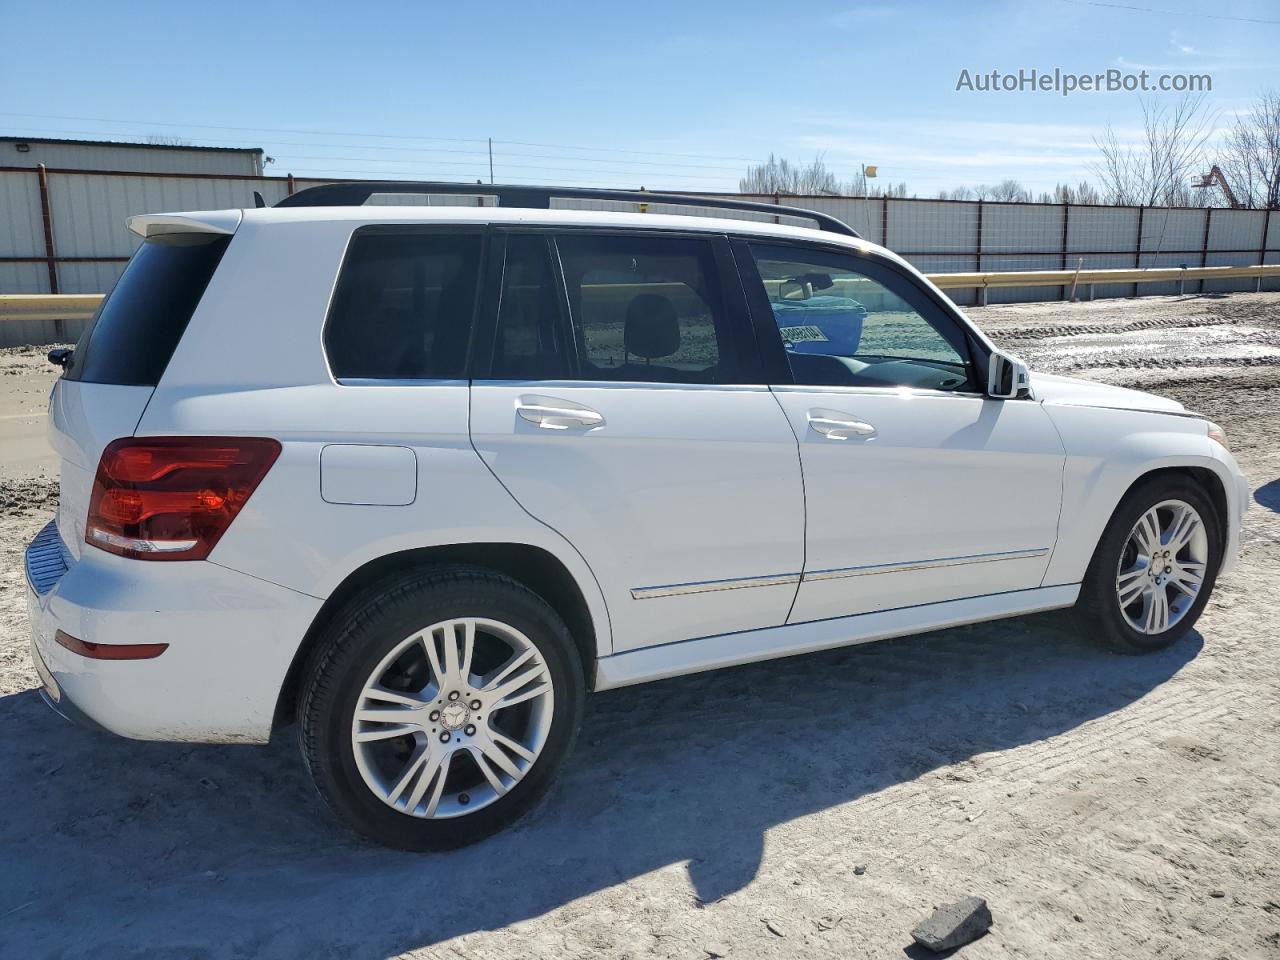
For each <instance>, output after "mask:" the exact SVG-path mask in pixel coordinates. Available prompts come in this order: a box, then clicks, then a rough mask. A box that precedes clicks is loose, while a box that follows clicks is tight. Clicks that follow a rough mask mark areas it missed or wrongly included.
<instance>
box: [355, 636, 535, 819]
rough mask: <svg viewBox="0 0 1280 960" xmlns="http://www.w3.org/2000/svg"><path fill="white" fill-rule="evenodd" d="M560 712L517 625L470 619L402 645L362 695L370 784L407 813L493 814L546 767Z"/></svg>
mask: <svg viewBox="0 0 1280 960" xmlns="http://www.w3.org/2000/svg"><path fill="white" fill-rule="evenodd" d="M554 708H555V698H554V690H553V688H552V684H551V674H550V672H549V670H548V668H547V663H546V661H545V660H544V659H543V656H542V654H541V653H540V652H539V650H538V648H537V647H536V646H535V645H534V643H533V642H532V641H531V640H530V639H529V638H528V637H527V636H525V635H524V634H523V633H521V632H520V631H519V630H517V629H516V628H514V627H512V626H510V625H509V624H505V623H500V622H498V621H496V620H489V619H484V618H478V617H464V618H458V619H453V620H445V621H442V622H440V623H435V624H432V625H431V626H429V627H426V628H424V629H423V630H421V631H418V632H417V633H414V634H412V635H411V636H409V637H406V638H405V639H404V640H402V641H400V642H399V643H398V644H396V645H395V647H393V648H392V650H391V652H390V653H388V654H387V655H386V656H385V657H384V658H383V659H382V661H381V662H380V663H379V664H378V665H377V666H376V667H375V668H374V669H373V672H372V673H371V674H370V676H369V678H368V679H367V680H366V682H365V684H364V686H363V687H362V688H361V691H360V694H359V699H358V701H357V703H356V709H355V714H354V716H353V718H352V722H351V745H352V748H353V751H354V754H355V761H356V766H357V768H358V769H359V771H360V775H361V777H362V778H363V779H364V782H365V784H366V785H367V786H368V787H369V789H370V790H372V791H373V793H374V794H375V795H376V796H377V797H379V799H381V800H382V802H383V803H385V804H387V805H388V806H390V807H392V808H393V809H395V810H398V811H399V812H401V813H405V814H408V815H410V816H414V817H421V818H425V819H432V820H440V819H448V818H451V817H457V816H462V815H465V814H468V813H473V812H475V811H476V810H480V809H483V808H484V807H487V806H488V805H490V804H491V803H494V802H495V801H496V800H498V799H499V798H500V797H502V796H504V795H505V794H507V793H508V792H509V791H510V790H511V789H512V788H513V787H514V786H515V785H516V784H517V783H519V782H520V781H521V780H522V779H523V778H524V777H525V775H526V774H527V773H528V772H529V770H530V768H532V766H533V764H534V763H535V762H536V761H537V759H538V756H539V754H540V753H541V751H542V748H543V746H544V745H545V744H546V741H547V735H548V732H549V731H550V729H551V720H552V714H553V711H554Z"/></svg>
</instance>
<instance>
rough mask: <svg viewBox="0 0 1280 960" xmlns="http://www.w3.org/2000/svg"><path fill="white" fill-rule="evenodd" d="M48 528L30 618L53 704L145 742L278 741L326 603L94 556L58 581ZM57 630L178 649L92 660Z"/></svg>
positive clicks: (247, 581) (215, 576)
mask: <svg viewBox="0 0 1280 960" xmlns="http://www.w3.org/2000/svg"><path fill="white" fill-rule="evenodd" d="M49 529H50V528H46V530H45V531H42V534H41V536H38V537H37V538H36V540H35V541H33V542H32V544H31V546H30V547H28V548H27V549H28V564H27V569H28V578H27V612H28V615H29V617H30V621H31V645H32V660H33V662H34V664H35V666H36V670H37V672H38V673H40V675H41V680H42V682H43V684H44V687H45V690H44V696H45V698H46V700H47V701H49V702H50V706H52V707H53V708H54V709H55V710H57V711H58V712H59V713H60V714H62V715H63V716H65V717H67V718H68V719H72V720H76V721H78V722H83V723H87V724H88V725H91V726H98V727H101V728H103V729H105V730H108V731H110V732H112V733H116V734H120V735H121V736H125V737H132V738H134V739H138V740H179V741H192V742H209V743H228V742H242V743H243V742H251V743H260V742H265V741H266V740H267V738H268V737H269V736H270V733H271V723H272V718H273V715H274V712H275V707H276V701H277V699H278V697H279V694H280V690H281V687H282V685H283V683H284V678H285V674H286V673H287V672H288V669H289V665H290V663H291V662H292V660H293V656H294V653H295V652H296V651H297V648H298V644H299V643H300V642H301V640H302V637H303V636H304V634H305V633H306V631H307V628H308V627H309V626H310V624H311V621H312V619H313V618H314V617H315V615H316V613H317V612H318V611H319V609H320V605H321V601H320V600H318V599H316V598H314V597H309V596H307V595H305V594H301V593H297V592H295V591H293V590H289V589H286V588H284V587H280V586H277V585H275V584H272V583H268V582H266V581H264V580H259V579H257V578H255V577H250V576H247V575H246V574H242V573H237V572H235V571H232V570H228V569H226V568H225V567H220V566H218V565H217V564H213V563H209V562H207V561H192V562H171V563H162V562H146V561H137V560H128V559H125V558H123V557H117V556H114V555H113V554H109V553H106V552H104V551H102V550H96V549H93V548H86V549H84V550H83V551H81V553H82V556H81V558H80V559H79V560H73V559H71V558H70V556H69V555H67V554H65V552H64V554H63V569H62V570H61V571H59V570H58V568H57V563H56V562H51V561H50V559H49V557H50V551H51V550H53V549H55V544H54V543H53V542H51V541H50V539H49V533H48V531H49ZM54 536H55V537H56V531H55V534H54ZM41 537H44V539H43V540H42V539H41ZM60 546H61V542H60V541H57V542H56V547H60ZM33 554H35V555H34V556H33ZM33 561H34V562H33ZM51 566H52V569H51ZM33 570H34V571H35V575H34V576H33V574H32V571H33ZM58 630H62V631H64V632H65V633H68V634H70V635H71V636H73V637H76V638H77V639H80V640H85V641H89V642H93V643H102V644H126V643H127V644H137V643H165V644H168V649H166V650H165V651H164V653H162V654H161V655H160V656H158V657H155V658H154V659H150V660H96V659H90V658H88V657H84V656H81V655H79V654H76V653H73V652H71V651H70V650H68V649H66V648H65V647H63V646H62V645H61V644H59V643H57V642H56V641H55V639H54V636H55V634H56V633H57V631H58Z"/></svg>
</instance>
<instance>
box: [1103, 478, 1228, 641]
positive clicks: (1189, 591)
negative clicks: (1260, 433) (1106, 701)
mask: <svg viewBox="0 0 1280 960" xmlns="http://www.w3.org/2000/svg"><path fill="white" fill-rule="evenodd" d="M1208 561H1209V537H1208V533H1207V532H1206V530H1205V526H1204V521H1203V520H1202V519H1201V517H1200V514H1199V513H1198V512H1197V511H1196V509H1195V508H1194V507H1193V506H1191V505H1190V504H1189V503H1186V502H1185V501H1183V500H1164V501H1161V502H1160V503H1157V504H1156V505H1155V506H1153V507H1151V508H1150V509H1149V510H1147V511H1146V512H1145V513H1144V514H1143V515H1142V516H1141V517H1139V518H1138V522H1137V523H1135V524H1134V525H1133V529H1132V530H1131V531H1130V532H1129V537H1128V539H1127V540H1126V541H1125V545H1124V549H1123V550H1122V551H1121V553H1120V562H1119V565H1118V566H1117V569H1116V600H1117V602H1118V603H1119V604H1120V611H1121V613H1122V614H1123V615H1124V618H1125V620H1126V621H1127V622H1128V624H1129V626H1131V627H1132V628H1133V629H1134V630H1137V631H1138V632H1139V633H1144V634H1148V635H1155V634H1160V633H1164V632H1165V631H1166V630H1168V629H1170V628H1171V627H1173V626H1175V625H1177V623H1178V622H1179V621H1180V620H1182V618H1183V617H1184V616H1186V614H1187V611H1189V610H1190V609H1191V607H1192V605H1193V604H1194V603H1195V602H1196V597H1197V596H1198V594H1199V593H1200V590H1201V589H1202V588H1203V586H1204V580H1205V575H1206V573H1207V571H1208Z"/></svg>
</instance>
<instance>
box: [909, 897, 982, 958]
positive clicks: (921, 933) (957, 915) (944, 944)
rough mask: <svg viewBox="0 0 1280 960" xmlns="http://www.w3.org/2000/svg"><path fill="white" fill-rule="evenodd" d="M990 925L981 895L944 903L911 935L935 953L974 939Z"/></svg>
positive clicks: (960, 945)
mask: <svg viewBox="0 0 1280 960" xmlns="http://www.w3.org/2000/svg"><path fill="white" fill-rule="evenodd" d="M990 929H991V911H990V910H989V909H987V901H985V900H983V899H982V898H981V897H965V898H964V899H962V900H957V901H956V902H955V903H944V904H943V905H942V906H940V907H938V908H937V909H936V910H934V911H933V913H931V914H930V915H929V916H928V917H927V918H926V919H925V921H924V922H923V923H921V924H920V925H919V926H918V927H916V928H915V929H914V930H912V931H911V939H913V940H914V941H915V942H916V943H918V944H920V945H921V946H923V947H928V948H929V949H930V950H933V951H934V952H936V953H941V952H942V951H943V950H954V949H955V948H956V947H962V946H964V945H965V944H966V943H971V942H972V941H974V940H977V939H978V938H979V937H980V936H982V935H983V934H984V933H986V932H987V931H988V930H990Z"/></svg>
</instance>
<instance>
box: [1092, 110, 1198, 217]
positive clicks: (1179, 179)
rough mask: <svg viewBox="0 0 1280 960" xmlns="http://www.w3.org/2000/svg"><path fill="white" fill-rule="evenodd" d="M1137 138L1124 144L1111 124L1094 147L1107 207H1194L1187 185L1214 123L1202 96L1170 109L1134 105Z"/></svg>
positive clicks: (1191, 194) (1195, 202)
mask: <svg viewBox="0 0 1280 960" xmlns="http://www.w3.org/2000/svg"><path fill="white" fill-rule="evenodd" d="M1139 102H1140V104H1141V106H1142V138H1141V140H1140V141H1139V142H1138V143H1136V144H1134V143H1125V142H1123V141H1121V139H1120V138H1119V137H1118V136H1117V135H1116V132H1115V130H1114V128H1112V127H1111V125H1110V124H1108V125H1107V127H1106V129H1105V130H1104V131H1103V133H1102V136H1100V137H1095V138H1094V141H1093V142H1094V143H1095V144H1096V145H1097V147H1098V150H1099V151H1100V152H1101V154H1102V157H1101V159H1100V160H1099V161H1098V162H1097V163H1095V164H1094V166H1093V169H1094V173H1095V174H1097V177H1098V179H1099V181H1101V183H1102V193H1103V196H1104V197H1105V198H1106V201H1107V202H1108V203H1115V204H1125V205H1128V204H1132V205H1135V206H1137V205H1141V206H1147V207H1150V206H1168V207H1189V206H1196V205H1198V204H1199V198H1197V197H1196V196H1195V195H1194V193H1193V192H1192V190H1191V188H1190V186H1189V184H1190V180H1191V177H1192V175H1193V174H1194V173H1196V172H1197V170H1198V169H1199V167H1200V166H1201V165H1202V164H1203V162H1204V156H1205V144H1206V142H1207V141H1208V139H1209V136H1210V134H1211V133H1212V132H1213V126H1214V119H1215V118H1214V117H1213V116H1211V115H1210V114H1209V111H1208V110H1207V108H1206V105H1205V95H1204V94H1198V95H1188V96H1185V97H1183V98H1182V99H1181V100H1179V101H1177V102H1176V103H1174V104H1172V105H1164V104H1159V103H1152V102H1150V101H1146V100H1142V101H1139Z"/></svg>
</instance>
